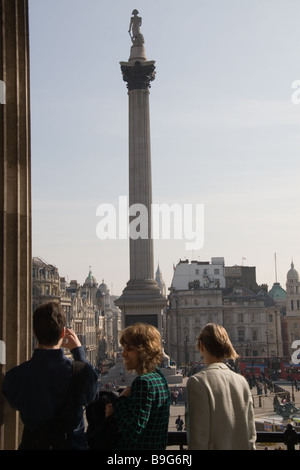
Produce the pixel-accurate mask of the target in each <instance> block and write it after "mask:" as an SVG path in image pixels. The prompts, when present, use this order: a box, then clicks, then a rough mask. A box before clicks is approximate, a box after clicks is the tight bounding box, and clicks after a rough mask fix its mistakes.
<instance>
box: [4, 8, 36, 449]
mask: <svg viewBox="0 0 300 470" xmlns="http://www.w3.org/2000/svg"><path fill="white" fill-rule="evenodd" d="M0 4H1V9H0V28H1V39H2V40H1V43H0V80H2V81H3V82H4V83H5V85H6V103H5V104H0V159H1V160H0V339H1V340H2V341H4V342H5V344H6V364H5V365H0V371H1V374H0V387H1V383H2V378H3V374H4V373H5V371H6V370H8V369H10V368H11V367H13V366H15V365H18V364H20V363H21V362H24V361H25V360H27V359H29V357H30V356H31V344H32V335H31V317H32V315H31V189H30V183H31V164H30V94H29V32H28V0H0ZM0 425H1V428H0V430H1V434H0V448H1V449H15V448H16V447H17V446H18V444H19V440H20V430H21V425H20V421H19V416H18V414H16V412H14V411H12V410H11V408H10V407H9V406H8V405H7V404H6V403H5V404H4V403H3V401H2V402H1V403H0Z"/></svg>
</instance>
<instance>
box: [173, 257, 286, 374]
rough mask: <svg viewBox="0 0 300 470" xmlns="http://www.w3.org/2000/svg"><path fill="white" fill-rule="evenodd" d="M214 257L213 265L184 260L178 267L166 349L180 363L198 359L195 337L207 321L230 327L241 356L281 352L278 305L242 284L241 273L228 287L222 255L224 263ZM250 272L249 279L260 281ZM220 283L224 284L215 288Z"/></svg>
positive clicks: (269, 355) (230, 333) (268, 297)
mask: <svg viewBox="0 0 300 470" xmlns="http://www.w3.org/2000/svg"><path fill="white" fill-rule="evenodd" d="M215 259H216V258H212V263H211V264H209V263H206V264H202V265H199V264H198V263H190V264H189V263H188V262H186V261H184V262H180V263H179V264H178V265H177V266H176V268H175V272H174V277H173V282H172V285H171V288H170V295H169V305H168V308H167V321H166V331H167V332H166V348H165V349H166V352H167V354H169V356H170V357H171V359H174V360H175V361H176V363H177V364H178V365H180V364H185V363H187V362H193V361H199V360H200V354H199V352H198V351H197V350H196V347H195V345H196V341H197V338H198V336H199V333H200V331H201V329H202V328H203V327H204V326H205V324H207V323H211V322H212V323H219V324H221V325H223V326H224V327H225V328H226V330H227V331H228V334H229V336H230V338H231V340H232V343H233V346H234V347H235V349H236V350H237V352H238V354H239V355H240V356H241V357H251V356H256V357H271V356H273V357H278V356H282V349H283V345H282V336H281V323H280V321H281V318H280V309H278V308H276V305H275V303H274V300H273V299H272V297H270V296H269V295H268V294H267V292H266V291H265V290H263V289H261V290H258V291H256V292H253V291H251V290H250V289H248V288H247V287H243V285H242V282H241V277H240V276H239V277H238V282H237V285H236V287H234V285H233V284H232V283H231V282H230V287H226V286H225V276H224V273H225V272H226V267H225V263H224V259H223V258H222V260H223V261H222V262H221V259H220V258H218V263H217V264H214V260H215ZM196 266H197V267H196ZM198 266H200V267H199V268H198ZM216 266H218V267H217V268H216ZM200 268H201V274H200ZM220 268H222V269H220ZM195 269H197V270H198V269H199V272H198V271H195ZM204 269H205V271H204V272H203V270H204ZM216 269H218V271H215V270H216ZM214 271H215V275H216V276H218V277H217V281H218V282H217V283H216V282H215V281H216V279H215V278H214V277H213V273H214ZM239 272H240V273H241V272H242V271H241V270H240V271H239ZM251 272H252V274H253V272H254V271H253V270H251ZM191 273H192V274H191ZM252 274H251V283H252V282H254V284H255V285H257V284H256V280H255V279H254V280H253V276H252ZM193 275H194V276H195V279H194V280H192V279H193ZM183 279H185V281H183ZM207 279H208V280H209V281H210V282H208V281H207ZM205 281H206V282H205ZM248 282H249V280H248V281H247V280H246V281H245V283H246V284H247V283H248ZM216 284H217V285H222V286H223V287H222V288H221V287H216ZM176 286H177V287H176Z"/></svg>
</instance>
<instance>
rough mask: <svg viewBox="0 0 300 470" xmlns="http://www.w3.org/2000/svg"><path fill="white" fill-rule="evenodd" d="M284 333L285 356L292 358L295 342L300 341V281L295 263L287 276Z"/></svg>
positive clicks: (283, 321) (283, 318) (283, 320)
mask: <svg viewBox="0 0 300 470" xmlns="http://www.w3.org/2000/svg"><path fill="white" fill-rule="evenodd" d="M282 332H283V333H282V334H283V339H284V355H285V356H291V355H292V353H293V352H294V350H293V348H292V344H293V342H294V341H297V340H300V279H299V273H298V271H297V270H296V269H295V267H294V263H293V262H292V263H291V268H290V270H289V271H288V273H287V276H286V311H285V315H284V316H283V317H282Z"/></svg>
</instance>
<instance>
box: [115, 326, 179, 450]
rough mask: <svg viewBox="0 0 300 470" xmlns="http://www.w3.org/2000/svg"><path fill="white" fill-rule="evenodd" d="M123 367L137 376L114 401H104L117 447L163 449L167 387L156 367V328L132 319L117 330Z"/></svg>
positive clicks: (159, 356) (160, 351) (159, 347)
mask: <svg viewBox="0 0 300 470" xmlns="http://www.w3.org/2000/svg"><path fill="white" fill-rule="evenodd" d="M120 343H121V345H122V346H123V354H122V355H123V358H124V362H125V367H126V369H127V370H129V371H136V373H137V374H138V376H137V377H136V378H135V379H134V381H133V382H132V385H131V387H126V388H125V389H124V391H123V392H122V393H121V394H120V397H119V398H118V399H117V401H116V403H115V404H114V406H113V407H112V405H107V416H109V415H110V414H111V413H113V412H114V415H115V418H116V421H117V423H118V425H119V429H120V432H121V442H120V445H119V449H120V450H132V449H135V450H136V449H140V450H141V449H143V450H145V449H148V450H164V449H165V448H166V445H167V440H168V425H169V410H170V401H171V399H170V391H169V386H168V383H167V381H166V379H165V377H164V375H163V374H162V372H161V370H160V369H159V368H158V366H159V364H160V363H161V362H162V358H163V349H162V342H161V336H160V333H159V331H158V330H157V328H155V327H154V326H152V325H148V324H146V323H136V324H134V325H131V326H129V327H127V328H125V330H123V331H122V332H121V337H120Z"/></svg>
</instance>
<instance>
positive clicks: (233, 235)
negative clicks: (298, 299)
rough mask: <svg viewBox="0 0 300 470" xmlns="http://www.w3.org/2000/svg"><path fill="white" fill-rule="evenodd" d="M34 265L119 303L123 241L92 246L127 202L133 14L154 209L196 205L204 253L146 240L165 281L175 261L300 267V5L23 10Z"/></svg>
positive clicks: (36, 6)
mask: <svg viewBox="0 0 300 470" xmlns="http://www.w3.org/2000/svg"><path fill="white" fill-rule="evenodd" d="M29 4H30V37H31V45H30V47H31V123H32V124H31V125H32V202H33V215H32V216H33V256H40V257H41V258H43V259H44V260H45V261H47V262H48V263H51V264H54V265H56V266H57V267H58V270H59V273H60V275H61V276H65V277H67V278H68V279H69V280H71V279H77V281H78V282H80V283H83V282H84V280H85V278H86V277H87V275H88V272H89V266H91V269H92V273H93V275H94V276H95V277H96V279H97V281H98V283H101V282H102V280H103V279H104V282H106V284H107V285H108V287H109V288H110V290H111V293H112V294H115V295H118V294H121V292H122V290H123V288H124V287H125V286H126V283H127V281H128V280H129V249H128V241H127V240H99V239H98V238H97V236H96V226H97V223H98V221H99V218H98V217H97V216H96V210H97V207H98V206H99V205H100V204H104V203H106V204H118V201H119V197H120V196H127V195H128V95H127V88H126V83H125V82H124V81H123V79H122V75H121V71H120V64H119V62H121V61H127V60H128V59H129V55H130V47H131V41H130V37H129V34H128V27H129V21H130V17H131V13H132V10H133V9H135V8H136V9H137V10H138V11H139V15H140V16H141V17H142V20H143V24H142V28H141V32H142V34H143V35H144V38H145V49H146V55H147V59H148V60H155V65H156V79H155V81H154V82H153V83H152V86H151V89H150V118H151V155H152V181H153V202H155V203H158V204H163V203H167V204H170V205H171V204H175V203H179V204H184V203H189V204H203V205H204V246H203V248H202V249H200V250H198V251H188V250H186V249H185V243H186V240H184V239H183V240H155V242H154V265H155V269H156V267H157V265H158V263H159V265H160V268H161V271H162V274H163V278H164V280H165V283H166V285H167V287H169V286H170V285H171V281H172V274H173V264H175V265H176V264H177V262H178V261H179V259H185V258H187V259H189V260H191V259H195V260H200V261H210V260H211V258H212V257H216V256H222V257H224V258H225V264H226V265H227V266H231V265H234V264H241V263H242V259H243V258H245V259H244V261H243V263H244V265H247V266H256V275H257V282H258V283H267V284H268V285H269V288H271V287H272V284H273V282H275V280H276V279H275V263H274V253H276V258H277V281H278V282H280V283H281V285H282V287H284V288H285V282H286V273H287V271H288V270H289V268H290V264H291V261H292V259H293V261H294V264H295V268H296V269H298V271H299V272H300V245H299V240H300V217H299V202H300V190H299V166H300V163H299V149H300V133H299V127H300V104H295V103H293V101H292V96H293V93H295V90H294V89H293V88H292V84H293V83H294V82H295V81H296V80H300V28H299V18H300V2H299V0H188V1H186V2H184V3H183V2H182V1H179V0H163V1H161V2H159V1H157V0H153V1H151V2H149V0H147V1H144V0H135V1H134V2H132V1H128V0H110V1H102V0H30V2H29Z"/></svg>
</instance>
